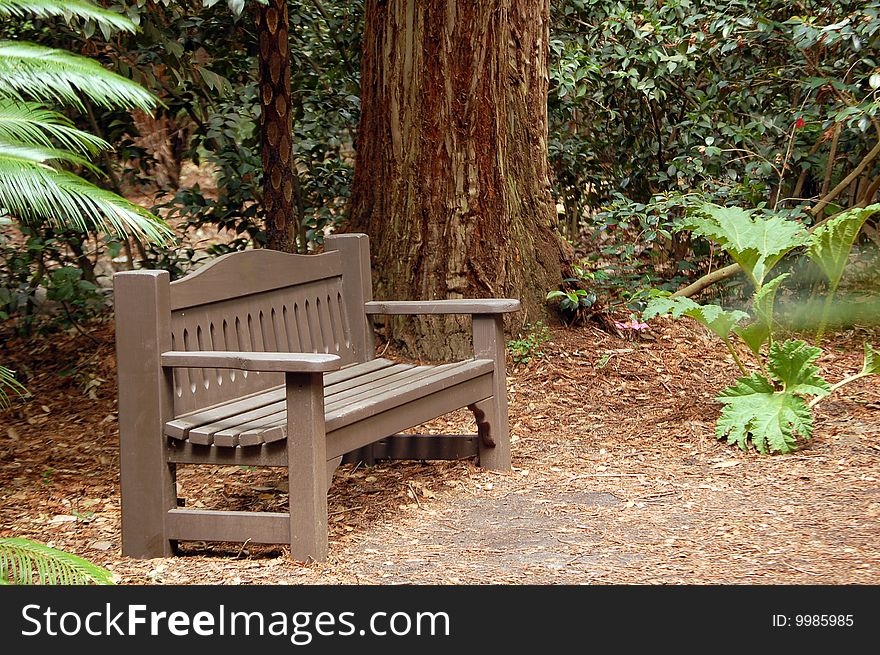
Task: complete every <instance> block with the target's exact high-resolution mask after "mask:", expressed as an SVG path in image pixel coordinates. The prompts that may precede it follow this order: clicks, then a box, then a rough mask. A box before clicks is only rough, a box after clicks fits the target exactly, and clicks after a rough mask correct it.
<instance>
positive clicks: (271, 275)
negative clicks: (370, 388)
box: [117, 235, 373, 416]
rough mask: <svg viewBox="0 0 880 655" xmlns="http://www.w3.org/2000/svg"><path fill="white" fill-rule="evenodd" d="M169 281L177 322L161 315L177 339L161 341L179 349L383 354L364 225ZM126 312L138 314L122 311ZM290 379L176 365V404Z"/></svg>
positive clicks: (186, 408) (194, 404) (182, 408)
mask: <svg viewBox="0 0 880 655" xmlns="http://www.w3.org/2000/svg"><path fill="white" fill-rule="evenodd" d="M120 275H124V274H120ZM165 284H168V283H167V278H166V279H165ZM168 287H169V288H168V293H167V304H168V307H167V308H166V310H165V313H166V315H167V322H166V321H164V320H163V321H160V327H159V329H160V330H163V329H168V330H169V331H170V342H169V341H168V340H167V339H165V338H162V335H159V338H158V339H157V342H158V343H162V342H165V343H166V344H167V345H168V346H169V347H168V349H170V350H184V351H200V350H233V351H246V352H323V353H332V354H337V355H339V356H340V357H341V358H342V361H343V365H345V364H352V363H356V362H363V361H367V360H369V359H372V357H373V348H372V340H371V339H370V338H369V337H370V332H369V330H368V329H367V325H366V317H365V315H364V309H363V303H364V302H366V301H367V300H370V275H369V246H368V242H367V240H366V237H365V236H364V235H339V236H336V237H328V238H327V242H326V252H324V253H322V254H319V255H293V254H288V253H282V252H278V251H273V250H262V249H260V250H247V251H244V252H236V253H230V254H227V255H223V256H221V257H219V258H217V259H215V260H213V261H211V262H210V263H208V264H206V265H204V266H202V267H201V268H199V269H198V270H196V271H195V272H193V273H191V274H189V275H187V276H186V277H184V278H181V279H180V280H177V281H175V282H171V283H170V285H168ZM119 288H120V287H119V285H118V284H117V293H118V292H119V291H118V290H119ZM120 320H137V317H125V316H119V315H117V321H120ZM162 324H164V325H165V327H163V325H162ZM124 347H133V346H132V344H126V345H124ZM134 347H137V346H134ZM283 383H284V377H283V374H281V373H256V372H250V373H249V372H246V371H236V370H228V369H207V368H189V369H175V370H174V374H173V404H174V414H175V415H176V416H179V415H181V414H184V413H186V412H190V411H194V410H197V409H202V408H205V407H209V406H211V405H214V404H217V403H220V402H225V401H227V400H231V399H233V398H239V397H242V396H245V395H248V394H252V393H257V392H259V391H263V390H265V389H269V388H272V387H275V386H278V385H280V384H283Z"/></svg>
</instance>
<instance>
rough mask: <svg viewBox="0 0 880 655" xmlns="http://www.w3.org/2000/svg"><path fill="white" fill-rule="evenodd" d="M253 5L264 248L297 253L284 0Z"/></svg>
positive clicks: (295, 182) (297, 193)
mask: <svg viewBox="0 0 880 655" xmlns="http://www.w3.org/2000/svg"><path fill="white" fill-rule="evenodd" d="M254 4H255V7H256V9H255V11H256V15H257V37H258V42H259V47H260V57H259V69H260V70H259V72H260V109H261V112H260V152H261V156H262V160H263V209H264V210H265V212H266V245H267V246H268V247H269V248H272V249H275V250H283V251H285V252H296V251H297V234H298V231H299V226H300V224H301V222H302V210H301V206H300V204H301V203H299V202H297V201H298V198H299V196H300V190H299V180H298V178H297V175H296V171H295V169H294V162H293V124H292V120H291V111H290V110H291V94H290V49H289V46H288V41H287V33H288V14H287V0H269V2H268V4H265V5H263V4H260V3H254ZM302 245H303V246H304V245H305V244H302Z"/></svg>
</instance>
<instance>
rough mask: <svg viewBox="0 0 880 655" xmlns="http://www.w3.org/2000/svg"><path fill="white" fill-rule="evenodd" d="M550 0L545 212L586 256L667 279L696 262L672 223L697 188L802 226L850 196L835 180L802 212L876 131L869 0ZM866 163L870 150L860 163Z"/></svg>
mask: <svg viewBox="0 0 880 655" xmlns="http://www.w3.org/2000/svg"><path fill="white" fill-rule="evenodd" d="M552 6H553V11H554V25H555V30H554V31H553V32H552V33H551V52H552V58H553V61H552V66H551V95H550V117H551V125H550V145H551V158H552V162H553V168H554V171H555V174H556V177H555V190H556V194H557V197H558V199H559V203H560V205H561V206H562V207H563V209H564V214H563V215H562V216H561V221H560V222H561V225H562V227H563V230H564V231H565V232H566V234H567V236H568V237H569V239H570V240H571V241H572V242H573V243H575V245H577V246H579V247H581V248H582V249H583V250H584V251H587V252H592V253H596V259H597V260H598V261H597V264H596V267H597V268H600V267H602V265H603V261H602V260H603V259H604V260H605V261H608V260H613V261H618V262H619V261H622V262H628V263H630V264H634V265H635V264H637V263H642V264H644V263H646V262H647V263H649V264H650V266H651V268H652V270H655V271H657V272H659V273H660V274H661V275H663V276H665V277H667V278H669V277H671V276H674V275H688V274H691V275H692V274H699V273H702V272H705V270H706V267H707V265H708V263H709V262H710V261H712V260H711V259H710V257H711V251H710V250H709V249H708V248H707V247H706V244H705V242H703V241H702V240H695V241H694V242H690V241H688V240H686V239H682V238H681V237H679V236H676V234H674V233H673V232H672V231H671V227H672V226H673V225H674V223H675V221H676V220H678V219H680V218H682V217H683V216H684V208H685V207H687V206H690V205H694V204H698V203H700V202H714V203H717V204H720V205H728V204H738V205H743V206H754V207H762V206H766V207H767V208H768V209H772V210H773V211H774V212H776V213H780V212H783V213H785V215H786V216H788V217H790V218H799V219H800V220H802V221H804V222H805V223H806V224H807V225H809V224H811V222H812V221H814V220H816V219H817V218H818V219H821V218H823V217H824V216H826V215H828V214H831V213H834V212H837V211H840V210H841V209H842V208H846V207H847V206H848V205H850V204H852V203H855V202H858V201H859V200H861V198H860V197H859V195H858V192H856V191H855V190H854V189H846V193H840V194H838V195H837V196H836V197H834V198H832V199H831V200H832V202H829V203H828V204H827V205H823V206H822V207H820V208H818V209H820V210H821V211H817V212H814V213H813V214H811V213H810V212H809V211H808V210H810V209H812V208H814V207H815V206H816V201H817V200H819V199H821V198H822V197H823V196H825V195H827V194H828V193H829V191H831V190H833V189H834V188H835V186H836V185H837V184H838V183H840V182H841V180H843V179H844V178H845V177H846V176H847V175H848V174H849V173H850V172H851V171H852V170H853V169H854V168H855V167H856V166H857V165H858V164H859V163H860V162H861V161H862V160H863V158H864V157H865V156H866V154H868V151H870V149H871V147H872V146H873V145H874V144H875V143H876V141H877V136H878V133H880V132H878V126H880V123H877V120H876V115H877V111H878V105H877V89H878V88H880V74H877V73H876V70H877V67H878V64H880V59H878V56H877V54H878V47H880V41H878V37H880V3H878V2H876V1H871V2H855V1H853V0H849V1H846V2H835V3H827V2H804V3H797V4H794V3H790V2H786V1H784V0H768V1H762V2H758V3H754V2H749V1H748V0H663V1H660V0H648V1H647V2H630V1H623V0H599V1H589V2H588V1H586V0H557V1H556V2H554V3H553V5H552ZM829 161H830V162H831V164H830V165H829ZM875 175H876V165H875V164H874V163H869V165H868V167H867V168H866V170H865V171H864V177H865V179H866V180H872V179H873V178H874V177H875ZM866 187H867V185H866V184H865V183H863V184H862V186H861V189H862V190H864V189H865V188H866ZM870 200H871V199H870V198H868V199H867V201H868V202H870ZM816 214H818V215H816Z"/></svg>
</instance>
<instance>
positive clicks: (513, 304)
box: [364, 298, 520, 314]
mask: <svg viewBox="0 0 880 655" xmlns="http://www.w3.org/2000/svg"><path fill="white" fill-rule="evenodd" d="M364 310H365V311H366V312H367V314H504V313H508V312H518V311H519V310H520V303H519V300H514V299H512V298H488V299H473V298H467V299H461V300H374V301H372V302H368V303H366V304H365V305H364Z"/></svg>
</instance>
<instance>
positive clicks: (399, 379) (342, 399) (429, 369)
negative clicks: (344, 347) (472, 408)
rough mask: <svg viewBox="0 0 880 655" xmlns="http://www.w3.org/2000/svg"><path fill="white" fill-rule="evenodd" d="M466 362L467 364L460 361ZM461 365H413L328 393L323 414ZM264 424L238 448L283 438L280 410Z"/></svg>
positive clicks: (243, 437)
mask: <svg viewBox="0 0 880 655" xmlns="http://www.w3.org/2000/svg"><path fill="white" fill-rule="evenodd" d="M464 363H467V362H464ZM461 364H462V363H461V362H456V363H451V364H440V365H438V366H417V367H414V368H405V369H403V370H400V371H397V372H396V373H395V374H393V375H390V376H388V377H386V378H383V379H381V380H379V381H378V382H372V383H371V382H366V383H364V384H363V385H361V386H360V387H357V388H353V389H349V390H347V391H345V392H342V393H339V394H331V395H329V396H326V397H325V399H324V402H325V405H324V413H325V415H326V414H329V413H330V412H331V411H333V410H335V409H337V408H340V407H346V406H348V405H352V404H363V403H365V402H369V399H370V398H371V397H373V396H383V395H384V396H387V395H389V394H393V392H394V391H395V390H396V389H400V388H401V386H402V385H409V386H413V385H420V384H422V383H425V382H428V381H431V380H433V379H434V378H436V377H437V376H438V375H440V374H442V373H443V372H445V371H447V370H449V369H451V368H455V367H459V366H461ZM267 418H268V419H270V420H268V421H259V422H258V423H259V425H256V426H251V427H250V429H248V430H247V431H245V432H242V433H241V435H240V441H241V443H242V445H244V444H245V443H253V444H260V443H273V442H275V441H280V440H281V439H285V438H287V413H286V410H285V409H284V408H282V409H281V411H280V412H279V413H278V414H275V415H273V416H271V417H267Z"/></svg>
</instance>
